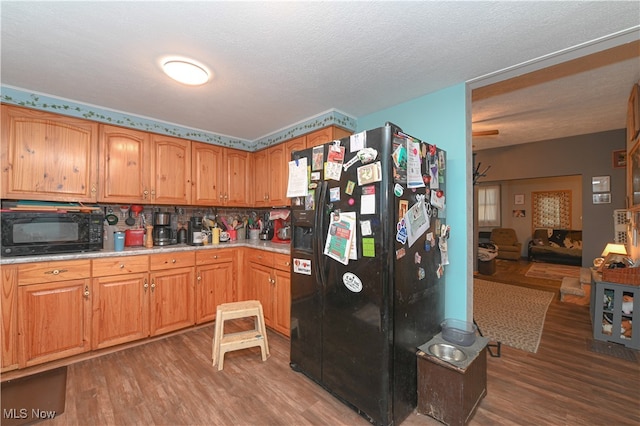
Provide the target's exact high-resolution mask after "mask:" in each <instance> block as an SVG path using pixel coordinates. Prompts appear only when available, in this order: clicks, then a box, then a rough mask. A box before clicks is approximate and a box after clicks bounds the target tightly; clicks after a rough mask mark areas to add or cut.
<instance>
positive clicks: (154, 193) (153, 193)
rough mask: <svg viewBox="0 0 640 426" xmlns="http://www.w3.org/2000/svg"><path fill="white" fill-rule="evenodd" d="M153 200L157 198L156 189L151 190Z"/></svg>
mask: <svg viewBox="0 0 640 426" xmlns="http://www.w3.org/2000/svg"><path fill="white" fill-rule="evenodd" d="M151 198H152V199H153V198H156V190H155V189H152V190H151Z"/></svg>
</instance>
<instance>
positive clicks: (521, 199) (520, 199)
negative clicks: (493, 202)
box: [513, 194, 524, 205]
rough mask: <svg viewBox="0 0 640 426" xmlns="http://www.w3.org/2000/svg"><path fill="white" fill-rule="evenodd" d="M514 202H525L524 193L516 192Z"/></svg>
mask: <svg viewBox="0 0 640 426" xmlns="http://www.w3.org/2000/svg"><path fill="white" fill-rule="evenodd" d="M513 204H518V205H520V204H524V194H516V195H514V196H513Z"/></svg>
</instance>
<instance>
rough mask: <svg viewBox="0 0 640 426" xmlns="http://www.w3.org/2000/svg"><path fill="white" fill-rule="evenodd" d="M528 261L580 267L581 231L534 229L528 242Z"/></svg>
mask: <svg viewBox="0 0 640 426" xmlns="http://www.w3.org/2000/svg"><path fill="white" fill-rule="evenodd" d="M529 260H531V261H540V262H549V263H561V264H563V265H577V266H581V265H582V231H579V230H571V229H546V228H544V229H536V230H535V231H533V237H532V239H531V241H530V242H529Z"/></svg>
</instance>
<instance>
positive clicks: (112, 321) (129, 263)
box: [91, 256, 149, 349]
mask: <svg viewBox="0 0 640 426" xmlns="http://www.w3.org/2000/svg"><path fill="white" fill-rule="evenodd" d="M148 270H149V256H125V257H114V258H105V259H96V260H93V264H92V276H93V281H92V284H93V301H92V305H93V319H92V330H91V348H92V349H102V348H106V347H109V346H114V345H119V344H121V343H126V342H131V341H134V340H139V339H144V338H145V337H147V336H149V273H148Z"/></svg>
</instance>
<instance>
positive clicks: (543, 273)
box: [524, 263, 580, 281]
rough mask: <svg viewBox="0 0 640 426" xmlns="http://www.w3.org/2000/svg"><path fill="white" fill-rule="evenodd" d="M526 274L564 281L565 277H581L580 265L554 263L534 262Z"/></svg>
mask: <svg viewBox="0 0 640 426" xmlns="http://www.w3.org/2000/svg"><path fill="white" fill-rule="evenodd" d="M524 276H525V277H530V278H543V279H546V280H556V281H562V279H563V278H564V277H573V278H580V267H579V266H571V265H555V264H552V263H532V264H531V266H530V267H529V270H528V271H527V273H526V274H524Z"/></svg>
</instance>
